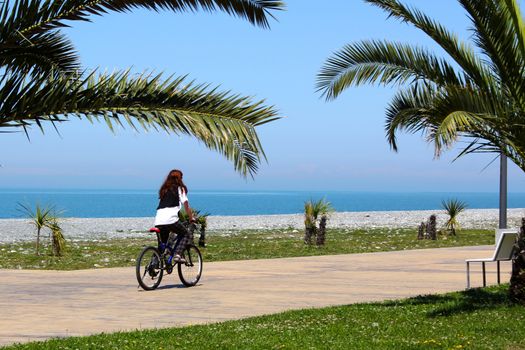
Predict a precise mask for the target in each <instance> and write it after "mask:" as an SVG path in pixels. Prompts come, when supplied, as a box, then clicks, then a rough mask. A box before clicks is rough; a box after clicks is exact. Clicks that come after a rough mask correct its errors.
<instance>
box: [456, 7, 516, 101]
mask: <svg viewBox="0 0 525 350" xmlns="http://www.w3.org/2000/svg"><path fill="white" fill-rule="evenodd" d="M460 3H461V4H462V5H463V7H464V8H465V9H466V10H467V12H468V14H469V16H470V18H471V20H472V23H473V25H474V28H475V30H474V41H475V42H476V44H477V45H478V46H479V47H480V49H481V50H482V52H483V53H484V54H485V55H486V56H487V57H488V58H490V60H489V62H490V64H491V66H492V70H493V71H494V72H496V73H497V76H498V77H499V79H500V80H501V83H502V84H503V86H505V87H506V88H507V89H508V92H509V94H510V95H511V96H512V97H513V99H514V100H515V101H517V102H518V103H519V104H520V107H521V108H525V96H524V95H525V94H524V92H525V86H524V85H525V79H524V73H525V71H524V69H525V55H523V54H522V48H523V45H524V44H523V40H524V38H523V37H522V36H521V35H520V32H517V31H516V29H517V28H516V26H515V23H516V20H515V18H516V16H519V17H521V14H520V13H519V9H518V8H517V7H516V8H509V7H508V6H507V2H506V1H503V0H496V1H494V0H460Z"/></svg>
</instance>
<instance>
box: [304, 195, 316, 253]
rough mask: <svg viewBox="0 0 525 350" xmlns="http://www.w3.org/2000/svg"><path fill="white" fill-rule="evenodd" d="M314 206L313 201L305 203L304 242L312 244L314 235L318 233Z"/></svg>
mask: <svg viewBox="0 0 525 350" xmlns="http://www.w3.org/2000/svg"><path fill="white" fill-rule="evenodd" d="M315 231H316V227H315V218H314V208H313V204H312V201H308V202H305V203H304V243H305V244H308V245H311V244H312V237H313V236H314V235H315V234H316V232H315Z"/></svg>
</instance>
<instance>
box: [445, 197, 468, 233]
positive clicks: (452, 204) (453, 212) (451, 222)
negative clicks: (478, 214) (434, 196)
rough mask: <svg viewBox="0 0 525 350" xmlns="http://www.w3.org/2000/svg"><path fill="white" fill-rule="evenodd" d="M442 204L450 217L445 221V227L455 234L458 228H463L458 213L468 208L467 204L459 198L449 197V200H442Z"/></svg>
mask: <svg viewBox="0 0 525 350" xmlns="http://www.w3.org/2000/svg"><path fill="white" fill-rule="evenodd" d="M441 206H442V207H443V209H445V212H446V213H447V214H448V216H449V218H448V220H447V222H446V223H445V227H446V229H447V230H449V232H450V233H451V234H452V235H453V236H455V235H456V229H457V230H459V229H461V226H460V225H459V222H458V215H459V214H460V213H461V212H463V211H464V210H465V209H467V207H468V206H467V204H466V203H465V202H462V201H460V200H457V199H449V200H447V201H442V202H441Z"/></svg>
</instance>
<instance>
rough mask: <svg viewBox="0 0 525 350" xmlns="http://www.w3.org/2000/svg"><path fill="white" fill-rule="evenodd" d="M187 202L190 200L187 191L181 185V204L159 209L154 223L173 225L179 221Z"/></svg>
mask: <svg viewBox="0 0 525 350" xmlns="http://www.w3.org/2000/svg"><path fill="white" fill-rule="evenodd" d="M186 202H188V196H187V194H186V192H184V190H183V189H182V188H180V187H179V205H178V206H176V207H167V208H162V209H157V215H156V216H155V224H154V225H155V226H157V225H171V224H174V223H176V222H177V221H179V211H180V209H181V208H182V205H183V204H184V203H186Z"/></svg>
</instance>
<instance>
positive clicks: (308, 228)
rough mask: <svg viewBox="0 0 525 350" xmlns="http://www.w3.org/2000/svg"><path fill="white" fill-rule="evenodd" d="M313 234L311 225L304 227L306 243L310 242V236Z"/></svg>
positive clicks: (309, 243)
mask: <svg viewBox="0 0 525 350" xmlns="http://www.w3.org/2000/svg"><path fill="white" fill-rule="evenodd" d="M313 234H314V228H313V226H311V225H308V226H305V227H304V243H305V244H307V245H311V244H312V236H313Z"/></svg>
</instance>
